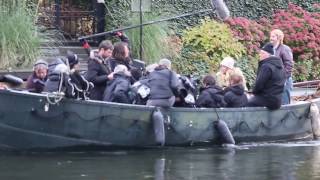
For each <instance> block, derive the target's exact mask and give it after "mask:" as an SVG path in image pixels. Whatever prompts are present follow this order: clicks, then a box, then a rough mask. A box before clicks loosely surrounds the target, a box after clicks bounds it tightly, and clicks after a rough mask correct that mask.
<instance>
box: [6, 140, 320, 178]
mask: <svg viewBox="0 0 320 180" xmlns="http://www.w3.org/2000/svg"><path fill="white" fill-rule="evenodd" d="M319 152H320V142H316V141H312V142H303V143H290V144H287V143H285V144H249V145H240V146H236V147H235V148H221V147H212V148H205V149H199V148H166V149H144V150H128V151H113V152H93V153H62V154H61V153H27V154H25V153H24V154H21V153H20V154H2V155H1V156H0V162H1V166H0V172H1V173H0V179H24V180H29V179H30V180H31V179H32V180H40V179H43V178H44V177H45V179H48V180H50V179H52V180H59V179H68V180H73V179H74V180H78V179H101V180H104V179H108V180H109V179H156V180H164V179H246V180H248V179H249V180H250V179H254V180H255V179H259V180H264V179H265V180H270V179H272V180H278V179H279V180H283V179H319V177H320V167H319V166H320V165H319V164H320V154H319Z"/></svg>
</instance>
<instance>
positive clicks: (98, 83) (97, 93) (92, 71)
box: [85, 58, 112, 100]
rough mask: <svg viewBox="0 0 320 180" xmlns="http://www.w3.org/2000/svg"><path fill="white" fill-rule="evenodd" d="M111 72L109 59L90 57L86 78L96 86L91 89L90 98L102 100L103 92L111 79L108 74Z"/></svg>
mask: <svg viewBox="0 0 320 180" xmlns="http://www.w3.org/2000/svg"><path fill="white" fill-rule="evenodd" d="M111 72H112V71H111V70H110V68H109V66H108V62H107V61H105V60H102V59H98V58H95V59H89V61H88V71H87V74H86V76H85V78H86V79H87V80H88V81H89V82H92V83H93V84H94V88H93V89H91V90H90V94H89V98H90V99H93V100H102V97H103V92H104V90H105V89H106V85H107V81H108V80H109V79H108V75H109V74H110V73H111Z"/></svg>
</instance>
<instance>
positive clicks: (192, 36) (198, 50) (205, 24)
mask: <svg viewBox="0 0 320 180" xmlns="http://www.w3.org/2000/svg"><path fill="white" fill-rule="evenodd" d="M182 39H183V50H182V55H181V57H180V58H178V59H176V60H175V64H176V67H179V68H178V69H177V70H178V71H180V72H187V73H189V74H194V73H196V72H195V71H193V70H195V69H197V68H196V67H199V66H201V67H202V70H201V71H202V72H209V71H217V69H218V67H219V63H220V61H221V60H222V59H223V58H224V57H226V56H231V57H234V58H235V59H239V58H240V57H242V56H244V55H245V54H246V51H245V49H244V47H243V45H242V44H241V43H239V42H238V41H237V40H236V39H235V38H233V35H232V32H231V30H230V29H229V27H228V26H227V25H225V24H223V23H219V22H216V21H214V20H210V19H208V18H206V19H204V20H203V21H202V23H201V25H199V26H196V27H194V28H191V29H188V30H186V31H185V32H184V34H183V38H182ZM198 62H199V63H200V64H202V63H206V65H205V66H202V65H199V64H197V63H198ZM183 63H186V64H187V65H188V66H187V65H185V64H183ZM179 64H181V65H180V66H179ZM190 70H192V71H190Z"/></svg>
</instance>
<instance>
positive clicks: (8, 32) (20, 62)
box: [0, 0, 40, 68]
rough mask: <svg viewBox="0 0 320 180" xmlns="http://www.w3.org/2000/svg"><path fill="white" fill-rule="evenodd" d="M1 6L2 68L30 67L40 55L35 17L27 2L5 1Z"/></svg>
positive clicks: (0, 38)
mask: <svg viewBox="0 0 320 180" xmlns="http://www.w3.org/2000/svg"><path fill="white" fill-rule="evenodd" d="M0 5H1V6H0V22H1V26H0V66H1V68H9V67H22V66H26V65H29V64H30V63H32V62H33V61H34V60H35V59H36V58H37V57H38V55H39V46H40V38H39V37H38V33H37V29H36V26H35V24H34V22H35V16H34V14H32V11H31V10H30V9H29V8H27V6H26V5H27V3H26V1H25V0H24V1H11V0H10V1H4V2H2V3H0ZM28 6H30V4H28Z"/></svg>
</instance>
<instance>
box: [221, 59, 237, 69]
mask: <svg viewBox="0 0 320 180" xmlns="http://www.w3.org/2000/svg"><path fill="white" fill-rule="evenodd" d="M220 65H221V66H225V67H228V68H230V69H233V68H234V59H233V58H232V57H230V56H228V57H225V58H223V60H222V61H221V62H220Z"/></svg>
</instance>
